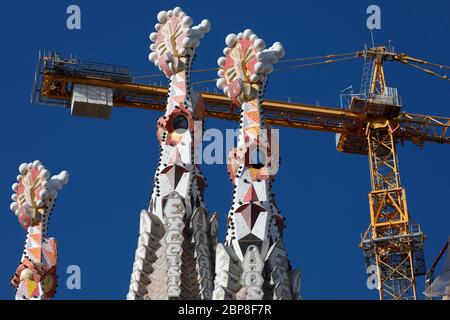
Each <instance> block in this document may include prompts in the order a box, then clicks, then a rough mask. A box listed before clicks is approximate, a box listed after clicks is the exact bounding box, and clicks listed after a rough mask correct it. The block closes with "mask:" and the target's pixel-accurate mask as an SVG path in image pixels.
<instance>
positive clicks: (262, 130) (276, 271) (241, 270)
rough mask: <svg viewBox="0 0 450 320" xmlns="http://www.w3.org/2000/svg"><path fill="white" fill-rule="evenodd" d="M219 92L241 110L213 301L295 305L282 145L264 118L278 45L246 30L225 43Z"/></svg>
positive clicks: (296, 285) (296, 281) (295, 279)
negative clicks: (281, 192)
mask: <svg viewBox="0 0 450 320" xmlns="http://www.w3.org/2000/svg"><path fill="white" fill-rule="evenodd" d="M225 42H226V44H227V47H226V48H225V49H224V54H225V57H221V58H220V59H219V60H218V64H219V66H220V70H219V73H218V74H219V76H220V79H219V80H218V81H217V86H218V87H219V88H220V89H222V90H223V91H224V93H225V94H227V95H228V96H229V98H230V99H231V100H232V101H233V103H234V104H235V105H237V106H239V107H241V115H240V130H239V137H238V146H237V148H236V149H233V150H231V152H230V154H229V158H228V173H229V174H230V177H231V181H232V183H233V185H234V191H233V205H232V207H231V210H230V212H229V214H228V233H227V236H226V241H225V244H224V245H222V244H220V245H218V247H217V252H216V278H215V290H214V295H213V298H214V299H218V300H221V299H239V300H240V299H248V300H258V299H296V298H297V297H298V293H299V280H300V273H299V271H292V270H291V266H290V263H289V261H288V258H287V254H286V250H285V248H284V244H283V240H282V233H283V228H284V222H283V218H282V216H281V214H280V212H279V211H278V208H277V207H276V205H275V201H274V197H273V194H272V190H271V188H272V182H273V179H274V176H275V174H276V172H277V171H278V165H279V154H278V149H279V148H278V141H277V139H276V138H277V136H276V135H275V132H274V131H273V130H270V129H269V128H268V127H267V126H266V125H265V124H264V120H263V117H262V115H261V103H262V99H263V96H264V91H265V86H266V82H267V75H268V74H269V73H271V72H272V70H273V64H275V63H276V62H277V61H278V59H279V58H281V57H282V56H283V55H284V49H283V47H282V45H281V44H280V43H279V42H276V43H274V44H273V45H272V47H270V48H268V49H265V43H264V41H263V40H262V39H259V38H258V37H257V35H256V34H254V33H253V32H252V31H251V30H249V29H247V30H245V31H244V32H243V33H239V34H238V35H234V34H230V35H228V36H227V38H226V41H225Z"/></svg>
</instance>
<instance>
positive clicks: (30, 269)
mask: <svg viewBox="0 0 450 320" xmlns="http://www.w3.org/2000/svg"><path fill="white" fill-rule="evenodd" d="M68 181H69V173H68V172H67V171H62V172H61V173H59V174H58V175H54V176H50V172H49V171H48V170H47V169H46V168H45V167H44V166H43V165H42V163H41V162H40V161H39V160H36V161H34V162H31V163H22V164H21V165H20V166H19V175H18V176H17V182H16V183H14V184H13V185H12V190H13V192H14V193H13V195H12V196H11V198H12V200H13V202H12V203H11V205H10V209H11V211H13V212H14V213H15V215H16V216H17V219H18V220H19V223H20V225H21V226H22V227H23V228H24V229H25V230H27V235H26V240H25V250H24V252H23V255H22V260H21V263H20V264H19V267H18V268H17V270H16V272H15V273H14V276H13V278H12V280H11V283H12V285H13V286H14V287H15V288H16V289H17V291H16V300H45V299H48V298H51V297H53V296H54V295H55V293H56V286H57V277H56V262H57V243H56V240H55V239H54V238H47V228H48V219H49V216H50V214H51V212H52V210H53V207H54V204H55V200H56V198H57V196H58V191H60V190H61V189H62V187H63V186H64V185H66V184H67V183H68Z"/></svg>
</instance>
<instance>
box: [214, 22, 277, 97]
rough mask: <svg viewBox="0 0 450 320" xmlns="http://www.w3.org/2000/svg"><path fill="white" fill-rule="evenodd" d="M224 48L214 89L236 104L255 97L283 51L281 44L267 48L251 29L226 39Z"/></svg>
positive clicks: (219, 60)
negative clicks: (217, 89) (220, 91)
mask: <svg viewBox="0 0 450 320" xmlns="http://www.w3.org/2000/svg"><path fill="white" fill-rule="evenodd" d="M225 43H226V45H227V46H226V47H225V49H224V50H223V54H224V56H223V57H220V58H219V59H218V60H217V64H218V65H219V71H218V73H217V74H218V76H219V79H218V80H217V83H216V85H217V87H218V88H219V89H220V90H222V91H223V93H224V94H225V95H227V96H228V97H229V98H230V99H231V100H232V101H233V102H234V103H235V104H236V105H238V106H240V105H241V104H242V103H243V102H244V101H248V100H251V99H254V98H256V94H257V92H258V87H259V85H263V86H264V85H265V82H266V80H267V75H269V74H270V73H272V71H273V65H274V64H275V63H277V62H278V60H279V59H281V58H283V57H284V54H285V51H284V48H283V45H282V44H281V43H280V42H275V43H274V44H272V46H271V47H270V48H267V49H266V44H265V42H264V40H263V39H260V38H259V37H258V36H257V35H256V34H255V33H254V32H253V31H252V30H251V29H246V30H245V31H244V32H240V33H238V34H237V35H236V34H234V33H231V34H229V35H228V36H227V37H226V38H225Z"/></svg>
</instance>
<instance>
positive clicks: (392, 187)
mask: <svg viewBox="0 0 450 320" xmlns="http://www.w3.org/2000/svg"><path fill="white" fill-rule="evenodd" d="M340 56H347V57H346V58H339V59H336V58H337V57H340ZM358 57H360V58H364V60H365V64H364V69H363V77H362V81H361V92H360V93H358V94H350V95H348V96H347V97H348V98H350V99H349V101H350V102H349V105H348V107H347V108H333V107H322V106H312V105H306V104H299V103H287V102H282V101H272V100H266V101H264V102H263V105H262V108H263V114H264V116H265V121H266V122H267V123H268V124H271V125H275V126H285V127H291V128H299V129H308V130H318V131H325V132H332V133H336V134H337V149H338V150H339V151H341V152H348V153H355V154H363V155H368V158H369V168H370V176H371V191H370V193H369V205H370V226H369V228H368V229H367V231H366V232H365V233H364V234H363V235H362V240H361V243H360V247H361V248H362V249H363V252H364V257H365V260H366V265H367V266H368V267H369V266H374V267H375V270H376V273H375V275H376V280H377V281H376V284H377V287H378V289H379V297H380V299H395V300H397V299H416V298H417V293H416V277H417V276H421V275H425V273H426V268H425V260H424V253H423V248H424V240H425V235H424V234H423V233H422V231H421V230H420V227H419V226H418V225H416V224H414V223H412V222H411V217H410V215H409V212H408V208H407V203H406V196H405V189H404V188H403V186H402V184H401V180H400V173H399V169H398V159H397V152H396V147H397V144H398V142H401V143H402V144H403V142H404V141H411V142H413V143H414V144H416V145H419V146H422V145H423V144H424V143H425V142H435V143H440V144H450V118H445V117H440V116H430V115H419V114H411V113H406V112H402V105H401V101H400V97H399V96H398V94H397V89H396V88H392V87H388V86H387V85H386V79H385V73H384V69H383V63H384V62H385V61H397V62H401V63H403V64H406V65H410V66H412V67H414V68H417V69H419V70H422V71H424V72H426V73H428V74H430V75H433V76H436V77H439V78H441V79H443V80H449V79H448V78H447V76H445V75H442V74H439V73H436V72H434V71H431V70H429V69H425V68H424V67H421V66H419V65H418V64H420V65H427V66H431V67H439V68H440V69H448V68H449V67H447V66H443V65H440V64H435V63H431V62H428V61H426V60H422V59H417V58H413V57H410V56H408V55H406V54H397V53H395V52H394V50H393V49H392V47H391V46H380V47H374V48H370V49H365V50H363V51H357V52H354V53H350V54H341V55H327V56H322V57H316V58H322V59H327V60H325V61H320V62H315V63H310V64H305V65H299V66H291V67H287V68H286V69H288V68H292V69H295V68H302V67H308V66H313V65H320V64H329V63H333V62H336V61H340V60H347V59H351V58H358ZM309 59H313V58H301V59H292V60H290V61H300V60H309ZM285 62H289V61H285ZM81 86H83V88H103V89H106V90H109V92H110V96H111V98H110V100H111V101H107V100H105V102H104V103H103V104H102V103H100V104H99V103H98V102H97V103H91V102H89V101H87V100H86V101H84V102H81V103H80V101H78V100H77V98H76V97H75V96H76V93H77V92H78V91H79V88H81ZM77 90H78V91H77ZM167 94H168V92H167V88H165V87H162V86H152V85H147V84H142V83H136V82H135V81H134V79H133V77H132V76H131V72H130V70H129V68H127V67H123V66H117V65H106V64H101V63H90V62H84V61H79V60H78V59H75V58H71V59H62V58H61V57H60V56H59V55H57V54H45V53H44V55H42V56H41V55H40V56H39V61H38V65H37V67H36V74H35V85H34V89H33V94H32V102H34V103H39V104H48V105H58V106H63V107H66V108H68V107H70V108H71V110H72V114H75V115H81V116H87V117H94V118H103V119H108V118H109V116H110V112H111V109H112V108H113V107H130V108H138V109H146V110H156V111H163V110H164V108H165V102H166V97H167ZM201 94H202V97H203V100H204V103H205V116H206V117H212V118H219V119H225V120H234V121H239V110H238V108H237V107H236V106H234V105H233V104H232V103H231V101H230V100H229V99H228V97H226V96H224V95H222V94H217V93H209V92H203V93H201Z"/></svg>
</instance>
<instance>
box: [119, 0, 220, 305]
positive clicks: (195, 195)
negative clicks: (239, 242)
mask: <svg viewBox="0 0 450 320" xmlns="http://www.w3.org/2000/svg"><path fill="white" fill-rule="evenodd" d="M209 28H210V26H209V21H208V20H203V21H202V22H201V23H200V24H199V25H197V26H192V18H191V17H189V16H187V15H186V14H185V13H184V12H183V11H182V10H181V9H180V8H179V7H177V8H175V9H173V10H170V11H167V12H166V11H162V12H160V13H159V14H158V23H157V24H156V26H155V29H156V32H153V33H151V34H150V40H151V41H152V42H153V43H152V44H151V46H150V50H151V51H152V52H151V53H150V55H149V59H150V61H152V62H153V63H154V64H155V65H156V66H157V67H158V68H159V69H160V70H161V71H162V72H163V73H164V74H165V75H166V76H167V77H168V78H169V79H170V85H169V96H168V101H167V105H166V112H165V114H164V116H163V117H161V118H160V119H159V120H158V123H157V137H158V141H159V143H160V155H159V157H160V159H159V163H158V168H157V170H156V174H155V178H154V181H155V182H154V187H153V194H152V196H151V201H150V205H149V207H148V210H143V211H142V213H141V228H140V236H139V240H138V248H137V250H136V257H135V262H134V265H133V273H132V276H131V282H130V288H129V292H128V295H127V299H130V300H135V299H136V300H138V299H144V300H147V299H211V297H212V292H213V279H214V274H213V269H212V267H213V265H214V264H213V263H212V261H211V260H212V259H211V257H212V256H214V254H213V253H214V251H215V244H217V217H216V216H215V215H208V214H207V210H206V206H205V204H204V201H203V191H204V187H205V185H206V183H205V179H204V178H203V176H202V174H201V172H200V169H199V167H198V166H197V165H196V164H195V161H194V156H195V150H196V148H197V147H198V144H199V143H200V141H197V140H194V138H195V137H196V136H199V137H201V134H202V130H203V112H204V108H203V102H202V100H201V97H200V96H199V95H198V94H196V93H195V92H193V90H192V88H191V83H190V70H191V65H192V62H193V59H194V56H195V50H196V48H197V47H198V46H199V44H200V39H202V38H203V36H204V34H205V33H207V32H208V31H209ZM194 121H195V122H196V123H194ZM194 130H198V131H199V132H197V134H196V135H194Z"/></svg>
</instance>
